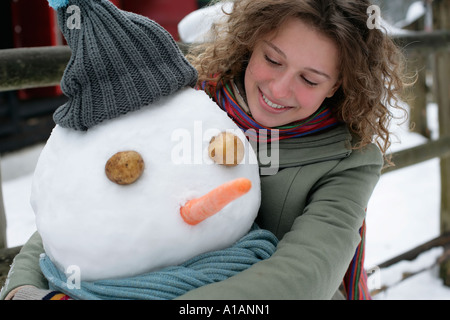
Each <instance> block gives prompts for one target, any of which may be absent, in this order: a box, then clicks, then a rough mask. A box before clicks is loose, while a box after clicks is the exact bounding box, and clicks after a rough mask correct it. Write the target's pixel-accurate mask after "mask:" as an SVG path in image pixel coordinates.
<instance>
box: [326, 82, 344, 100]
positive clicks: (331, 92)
mask: <svg viewBox="0 0 450 320" xmlns="http://www.w3.org/2000/svg"><path fill="white" fill-rule="evenodd" d="M341 84H342V80H341V79H339V80H338V81H336V83H335V84H334V86H333V87H332V88H331V89H330V91H329V92H328V94H327V98H331V97H332V96H333V95H334V94H335V93H336V91H337V89H339V87H340V86H341Z"/></svg>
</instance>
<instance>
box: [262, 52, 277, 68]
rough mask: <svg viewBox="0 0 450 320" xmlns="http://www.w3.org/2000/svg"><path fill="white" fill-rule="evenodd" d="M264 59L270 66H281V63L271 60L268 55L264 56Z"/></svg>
mask: <svg viewBox="0 0 450 320" xmlns="http://www.w3.org/2000/svg"><path fill="white" fill-rule="evenodd" d="M264 58H265V59H266V61H267V62H269V63H270V64H273V65H276V66H279V65H281V63H278V62H276V61H275V60H272V59H270V58H269V56H267V55H264Z"/></svg>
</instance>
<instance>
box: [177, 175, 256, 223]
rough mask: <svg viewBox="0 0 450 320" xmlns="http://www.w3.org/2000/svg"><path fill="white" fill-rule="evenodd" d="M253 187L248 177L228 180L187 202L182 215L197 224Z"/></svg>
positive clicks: (188, 221)
mask: <svg viewBox="0 0 450 320" xmlns="http://www.w3.org/2000/svg"><path fill="white" fill-rule="evenodd" d="M251 187H252V183H251V181H250V180H248V179H246V178H239V179H236V180H233V181H230V182H226V183H224V184H222V185H220V186H218V187H217V188H215V189H214V190H212V191H210V192H208V193H207V194H205V195H204V196H202V197H200V198H196V199H192V200H189V201H188V202H186V204H185V205H184V206H183V207H181V209H180V214H181V217H182V218H183V220H184V221H185V222H186V223H188V224H190V225H196V224H198V223H200V222H202V221H203V220H205V219H207V218H209V217H211V216H213V215H214V214H216V213H217V212H219V211H220V210H222V208H223V207H225V206H226V205H227V204H229V203H230V202H232V201H233V200H235V199H237V198H239V197H240V196H242V195H244V194H246V193H247V192H248V191H249V190H250V188H251Z"/></svg>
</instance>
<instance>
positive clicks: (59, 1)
mask: <svg viewBox="0 0 450 320" xmlns="http://www.w3.org/2000/svg"><path fill="white" fill-rule="evenodd" d="M48 4H49V5H50V7H52V8H53V9H55V10H56V9H58V8H63V7H66V6H67V5H68V4H69V0H48Z"/></svg>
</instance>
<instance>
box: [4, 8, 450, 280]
mask: <svg viewBox="0 0 450 320" xmlns="http://www.w3.org/2000/svg"><path fill="white" fill-rule="evenodd" d="M436 2H437V4H438V5H436V8H435V9H434V10H435V12H434V14H435V17H439V19H436V21H439V22H440V23H441V24H440V25H439V24H436V23H435V26H437V28H436V30H437V31H433V32H424V31H422V32H412V33H410V34H402V35H396V36H393V37H394V39H395V41H396V42H397V43H398V44H399V45H400V46H401V47H402V48H404V50H405V52H406V53H407V55H408V56H410V57H414V59H412V60H414V61H416V64H415V65H414V66H413V67H415V68H417V69H418V70H419V71H427V70H428V71H430V72H431V73H432V74H433V87H432V95H431V96H432V97H433V101H434V102H436V103H437V104H438V108H439V128H440V130H439V138H438V139H436V140H431V139H430V140H429V141H428V142H427V143H424V144H422V145H419V146H416V147H413V148H410V149H406V150H402V151H399V152H395V153H393V154H392V160H393V162H394V163H395V166H392V167H387V168H386V169H385V170H384V171H383V174H385V173H388V172H392V171H394V170H399V169H401V168H405V167H408V166H411V165H414V164H417V163H420V162H423V161H426V160H429V159H432V158H440V159H441V164H440V165H441V233H442V235H441V236H439V237H438V238H436V239H433V240H430V243H432V245H434V246H436V245H439V246H443V247H444V248H445V249H446V250H449V246H450V236H449V232H450V99H449V96H450V79H449V78H450V27H449V25H448V23H449V21H448V17H447V15H449V14H448V12H450V10H449V1H448V0H445V1H436ZM445 10H447V11H445ZM446 12H447V15H446ZM180 46H181V47H182V50H184V49H185V47H184V46H183V45H180ZM70 54H71V52H70V49H69V48H68V47H67V46H58V47H39V48H18V49H5V50H0V91H9V90H18V89H24V88H36V87H45V86H53V85H57V84H59V82H60V80H61V77H62V74H63V71H64V69H65V67H66V64H67V62H68V60H69V58H70ZM417 62H419V64H420V63H421V64H422V65H419V66H418V65H417ZM425 76H426V73H425V72H419V78H418V81H417V83H416V85H415V87H414V91H416V92H417V93H418V99H416V100H415V104H414V105H413V108H412V109H411V114H410V117H411V119H414V120H415V122H417V123H418V124H419V125H417V126H416V128H415V130H417V131H418V132H420V133H421V134H423V135H424V136H427V135H428V134H427V132H426V128H425V126H424V125H423V121H422V120H423V118H424V110H425V108H426V104H427V103H428V102H429V101H427V100H426V99H424V97H423V96H424V95H426V85H425V81H426V79H425ZM417 102H420V103H417ZM5 221H6V220H5V215H4V210H3V200H2V196H1V184H0V248H5V247H6V223H5ZM428 248H430V244H429V243H427V244H424V245H421V246H419V247H417V248H414V249H413V250H411V252H407V253H405V254H403V255H401V256H399V257H396V258H393V259H391V260H389V261H387V262H385V263H383V264H381V266H382V267H387V266H389V265H391V264H392V263H395V262H397V261H399V260H401V259H413V258H415V257H416V256H417V254H418V253H419V252H421V251H423V250H426V249H428ZM18 249H19V248H8V249H3V250H0V285H1V280H2V279H1V276H2V273H5V272H7V269H8V268H9V263H10V261H11V260H12V257H13V256H14V255H15V254H17V252H18ZM448 261H449V260H447V262H445V261H442V264H441V269H442V271H443V274H445V275H446V276H443V278H444V280H445V282H446V284H447V285H450V271H449V270H450V268H448V267H447V265H449V262H448ZM3 276H5V275H4V274H3Z"/></svg>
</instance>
